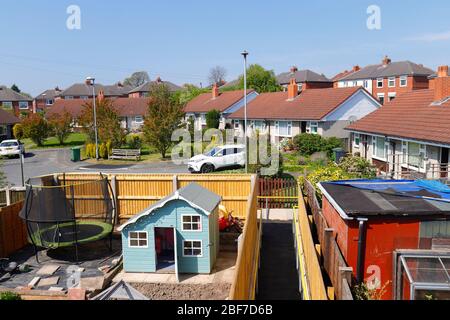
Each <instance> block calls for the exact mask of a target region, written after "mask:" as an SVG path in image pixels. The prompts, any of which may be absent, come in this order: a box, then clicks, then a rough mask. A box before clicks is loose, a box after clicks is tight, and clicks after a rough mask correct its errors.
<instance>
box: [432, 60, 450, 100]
mask: <svg viewBox="0 0 450 320" xmlns="http://www.w3.org/2000/svg"><path fill="white" fill-rule="evenodd" d="M448 97H450V77H449V76H448V66H440V67H439V68H438V71H437V78H436V79H434V101H436V102H437V101H442V100H444V99H446V98H448Z"/></svg>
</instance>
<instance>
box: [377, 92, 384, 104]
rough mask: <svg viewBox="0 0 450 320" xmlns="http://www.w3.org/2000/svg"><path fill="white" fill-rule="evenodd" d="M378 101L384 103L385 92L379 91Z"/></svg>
mask: <svg viewBox="0 0 450 320" xmlns="http://www.w3.org/2000/svg"><path fill="white" fill-rule="evenodd" d="M377 96H378V101H380V103H381V104H384V101H385V100H384V93H379V94H378V95H377Z"/></svg>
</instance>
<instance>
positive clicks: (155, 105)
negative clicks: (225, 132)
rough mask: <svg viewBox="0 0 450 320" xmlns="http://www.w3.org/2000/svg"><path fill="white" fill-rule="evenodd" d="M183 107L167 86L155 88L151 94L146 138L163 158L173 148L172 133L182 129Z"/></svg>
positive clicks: (145, 128) (146, 122) (145, 125)
mask: <svg viewBox="0 0 450 320" xmlns="http://www.w3.org/2000/svg"><path fill="white" fill-rule="evenodd" d="M183 118H184V112H183V105H181V104H180V103H179V102H178V101H177V99H174V98H173V97H172V95H171V93H170V91H169V89H168V87H167V86H166V85H161V86H155V87H153V88H152V90H151V92H150V101H149V104H148V112H147V117H146V118H145V122H144V129H143V130H144V136H145V139H146V140H147V142H148V143H149V144H150V145H151V146H153V147H155V148H156V149H157V150H158V151H159V153H160V154H161V156H162V157H163V158H165V157H166V153H167V151H168V150H169V148H170V147H171V146H172V133H173V132H174V131H175V130H177V129H179V128H181V127H182V122H181V121H182V119H183Z"/></svg>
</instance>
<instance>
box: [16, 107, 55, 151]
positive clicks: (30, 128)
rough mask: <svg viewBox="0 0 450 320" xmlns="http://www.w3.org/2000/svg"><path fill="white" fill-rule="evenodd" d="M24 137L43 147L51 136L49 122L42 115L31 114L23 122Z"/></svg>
mask: <svg viewBox="0 0 450 320" xmlns="http://www.w3.org/2000/svg"><path fill="white" fill-rule="evenodd" d="M22 127H23V136H24V138H29V139H31V140H32V141H33V142H34V143H35V144H36V145H37V146H38V147H41V146H42V145H43V143H44V141H45V139H47V138H48V136H49V134H50V126H49V124H48V122H47V121H46V120H45V119H44V117H42V116H41V115H40V114H37V113H31V114H29V115H28V116H27V117H26V118H25V119H24V120H23V121H22Z"/></svg>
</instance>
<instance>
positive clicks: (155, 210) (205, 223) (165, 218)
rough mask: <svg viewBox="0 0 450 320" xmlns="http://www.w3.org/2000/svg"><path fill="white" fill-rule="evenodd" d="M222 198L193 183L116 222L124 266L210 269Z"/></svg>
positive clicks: (157, 269) (140, 269)
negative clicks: (123, 220) (120, 224)
mask: <svg viewBox="0 0 450 320" xmlns="http://www.w3.org/2000/svg"><path fill="white" fill-rule="evenodd" d="M221 200H222V199H221V197H220V196H218V195H217V194H215V193H212V192H211V191H209V190H207V189H205V188H203V187H201V186H200V185H198V184H196V183H191V184H189V185H188V186H186V187H184V188H182V189H180V190H178V191H176V192H174V193H173V194H171V195H169V196H167V197H166V198H163V199H161V200H160V201H158V202H156V203H154V204H153V205H151V206H150V207H148V208H147V209H145V210H144V211H142V212H141V213H140V214H138V215H136V216H134V217H133V218H132V219H130V220H129V221H128V222H126V223H125V224H123V225H122V226H120V227H119V228H118V230H119V231H120V232H121V233H122V249H123V261H124V271H125V272H139V273H153V272H161V273H177V274H178V273H193V274H196V273H204V274H209V273H211V271H212V269H213V267H214V264H215V262H216V259H217V256H218V253H219V236H220V234H219V210H218V207H219V204H220V202H221Z"/></svg>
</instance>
